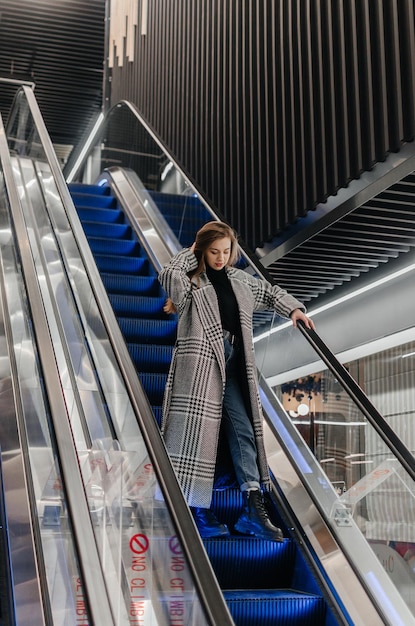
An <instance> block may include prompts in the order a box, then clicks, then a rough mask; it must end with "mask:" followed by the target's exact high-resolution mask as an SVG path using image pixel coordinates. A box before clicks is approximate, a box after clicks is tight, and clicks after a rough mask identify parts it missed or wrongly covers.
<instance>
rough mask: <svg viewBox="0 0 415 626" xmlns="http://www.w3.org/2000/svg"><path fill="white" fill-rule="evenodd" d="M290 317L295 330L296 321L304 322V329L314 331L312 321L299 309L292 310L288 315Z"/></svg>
mask: <svg viewBox="0 0 415 626" xmlns="http://www.w3.org/2000/svg"><path fill="white" fill-rule="evenodd" d="M290 317H291V319H292V322H293V326H294V327H295V328H297V322H298V320H301V321H302V322H304V325H305V327H306V328H311V329H312V330H315V326H314V322H313V320H312V319H311V318H310V317H307V315H306V314H305V313H304V311H302V310H301V309H294V311H292V312H291V313H290Z"/></svg>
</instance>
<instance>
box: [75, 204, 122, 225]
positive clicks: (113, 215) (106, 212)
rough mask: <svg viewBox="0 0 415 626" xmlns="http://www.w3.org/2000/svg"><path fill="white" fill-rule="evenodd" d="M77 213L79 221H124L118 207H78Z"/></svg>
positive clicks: (110, 222)
mask: <svg viewBox="0 0 415 626" xmlns="http://www.w3.org/2000/svg"><path fill="white" fill-rule="evenodd" d="M77 213H78V217H79V219H80V220H81V222H104V223H106V224H115V223H120V222H123V221H124V214H123V212H122V211H121V210H120V209H98V208H95V207H86V208H83V207H78V208H77Z"/></svg>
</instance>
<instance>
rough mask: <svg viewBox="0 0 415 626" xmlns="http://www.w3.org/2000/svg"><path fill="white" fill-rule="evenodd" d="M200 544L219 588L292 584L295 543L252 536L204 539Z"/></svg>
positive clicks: (286, 585) (277, 586) (260, 587)
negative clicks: (203, 546)
mask: <svg viewBox="0 0 415 626" xmlns="http://www.w3.org/2000/svg"><path fill="white" fill-rule="evenodd" d="M203 543H204V545H205V548H206V552H207V554H208V556H209V559H210V562H211V563H212V567H213V569H214V572H215V574H216V576H217V578H218V580H219V584H220V586H221V587H222V589H267V588H272V589H274V588H283V587H288V586H289V585H290V583H291V581H292V576H293V570H294V562H295V550H296V547H295V544H294V542H293V541H292V540H291V539H286V540H284V541H283V542H282V543H279V542H276V541H264V540H262V539H257V538H256V537H242V536H240V537H238V536H233V535H232V536H231V537H229V538H227V539H226V541H223V540H222V539H204V540H203Z"/></svg>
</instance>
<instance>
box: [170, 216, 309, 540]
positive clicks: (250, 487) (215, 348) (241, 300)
mask: <svg viewBox="0 0 415 626" xmlns="http://www.w3.org/2000/svg"><path fill="white" fill-rule="evenodd" d="M237 258H238V243H237V239H236V236H235V233H234V232H233V230H232V229H231V228H230V227H229V226H228V225H227V224H224V223H223V222H208V223H207V224H205V225H204V226H203V227H202V228H201V229H200V230H199V231H198V233H197V235H196V240H195V242H194V243H193V245H192V246H191V247H190V248H185V249H183V250H181V251H180V252H179V253H178V254H176V255H175V256H174V257H173V258H172V259H171V261H170V262H169V263H168V264H167V265H166V266H165V267H164V268H163V269H162V271H161V272H160V276H159V279H160V282H161V284H162V286H163V288H164V289H165V291H166V292H167V294H168V296H169V300H168V301H167V303H166V306H165V311H166V312H172V311H177V312H178V316H179V320H178V327H177V341H176V345H175V348H174V352H173V357H172V362H171V366H170V370H169V375H168V379H167V384H166V390H165V396H164V404H163V421H162V432H163V436H164V440H165V443H166V446H167V449H168V452H169V454H170V457H171V459H172V463H173V466H174V468H175V471H176V474H177V477H178V480H179V483H180V485H181V487H182V490H183V492H184V494H185V497H186V499H187V501H188V504H189V506H190V507H191V510H192V512H193V515H194V518H195V521H196V524H197V526H198V528H199V532H200V534H201V536H202V537H214V536H226V535H228V534H229V530H228V529H227V527H226V526H225V525H224V524H221V523H220V522H219V521H218V520H217V519H216V517H215V516H214V514H213V511H211V510H210V504H211V498H212V489H213V482H214V476H215V465H216V460H217V452H218V441H219V432H220V431H221V432H223V433H224V434H226V437H227V440H228V444H229V450H230V453H231V457H232V461H233V466H234V469H235V475H236V478H237V481H238V483H239V485H240V489H241V491H242V492H243V493H244V494H245V497H246V507H245V510H244V511H243V512H242V514H241V516H240V518H239V519H238V521H237V523H236V525H235V529H236V530H237V531H238V532H241V533H245V534H252V535H255V536H257V537H262V538H264V539H272V540H275V541H282V540H283V535H282V532H281V530H280V529H279V528H277V527H276V526H274V525H273V524H272V523H271V521H270V519H269V517H268V514H267V512H266V509H265V506H264V500H263V494H262V490H269V489H270V476H269V472H268V465H267V461H266V456H265V449H264V442H263V425H262V422H263V417H262V410H261V405H260V400H259V392H258V383H257V376H256V365H255V358H254V352H253V341H252V316H253V312H254V311H255V310H258V309H275V311H276V312H277V313H278V314H280V315H282V316H284V317H291V319H292V321H293V324H294V326H296V323H297V321H298V320H302V321H303V322H304V323H305V325H306V326H307V327H308V328H313V327H314V326H313V322H312V321H311V320H310V319H309V318H308V317H307V316H306V315H305V310H304V306H303V305H302V304H301V302H299V301H298V300H296V299H295V298H294V297H292V296H290V295H289V294H288V293H287V292H286V291H284V290H283V289H281V288H280V287H278V286H276V285H274V286H273V285H271V284H270V283H268V282H266V281H263V280H258V279H256V278H254V277H252V276H250V275H249V274H247V273H246V272H244V271H242V270H240V269H237V268H235V267H233V265H234V264H235V262H236V261H237ZM221 424H222V426H223V428H222V430H221Z"/></svg>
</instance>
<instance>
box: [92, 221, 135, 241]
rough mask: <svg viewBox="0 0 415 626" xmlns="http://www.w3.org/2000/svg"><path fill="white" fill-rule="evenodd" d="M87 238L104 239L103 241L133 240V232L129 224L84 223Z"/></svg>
mask: <svg viewBox="0 0 415 626" xmlns="http://www.w3.org/2000/svg"><path fill="white" fill-rule="evenodd" d="M82 226H83V229H84V231H85V234H86V236H87V237H102V238H103V239H131V237H132V230H131V226H129V225H128V224H118V223H112V224H110V225H108V223H105V222H86V221H83V222H82Z"/></svg>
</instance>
